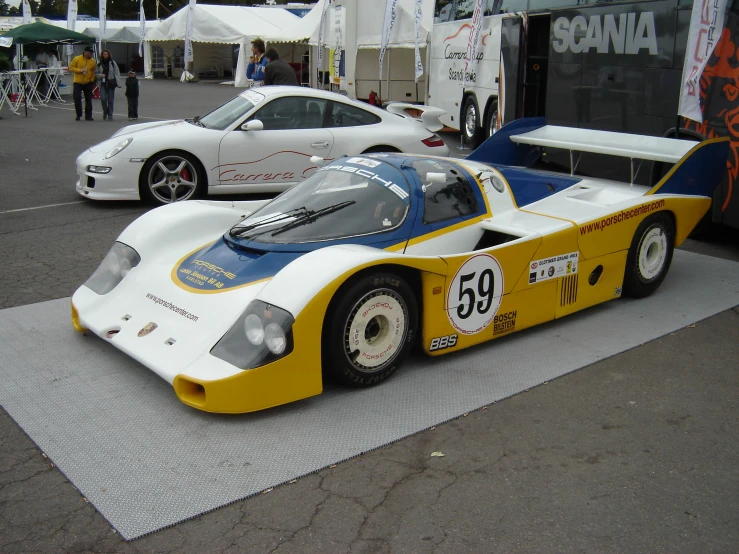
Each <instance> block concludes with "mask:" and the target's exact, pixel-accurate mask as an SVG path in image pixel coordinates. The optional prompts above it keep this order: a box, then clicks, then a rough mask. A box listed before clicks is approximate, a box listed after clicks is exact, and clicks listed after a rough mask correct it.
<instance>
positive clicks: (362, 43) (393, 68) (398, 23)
mask: <svg viewBox="0 0 739 554" xmlns="http://www.w3.org/2000/svg"><path fill="white" fill-rule="evenodd" d="M383 4H384V3H383ZM374 8H375V9H374V10H373V9H371V7H370V6H369V5H368V4H367V2H359V3H358V6H357V21H361V22H362V24H361V25H357V60H356V70H355V83H356V94H357V97H358V98H367V97H368V96H369V91H370V90H374V91H375V92H378V93H379V94H380V97H381V99H382V100H383V101H386V100H396V101H404V102H407V101H420V102H425V100H426V88H427V87H426V70H427V69H428V68H426V65H427V64H426V46H427V44H428V40H429V38H430V34H431V28H432V27H433V23H434V0H422V2H421V22H420V23H421V24H420V25H419V33H418V34H419V37H418V41H419V44H420V47H421V61H422V62H423V65H424V70H425V71H424V74H423V76H422V77H421V78H420V79H419V81H418V84H417V85H416V82H415V79H414V75H415V51H414V47H415V36H416V30H415V14H414V10H415V0H398V4H397V10H396V18H395V24H394V25H393V29H392V31H391V32H390V36H389V38H388V44H387V51H386V52H385V61H384V63H383V75H382V76H380V68H379V57H380V45H381V43H382V30H383V27H384V22H385V10H384V5H383V6H381V7H380V9H378V6H375V7H374ZM380 79H382V84H380Z"/></svg>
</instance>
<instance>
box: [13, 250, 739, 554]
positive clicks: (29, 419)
mask: <svg viewBox="0 0 739 554" xmlns="http://www.w3.org/2000/svg"><path fill="white" fill-rule="evenodd" d="M737 304H739V264H737V263H734V262H729V261H725V260H721V259H718V258H711V257H707V256H702V255H698V254H691V253H688V252H682V251H678V252H676V255H675V259H674V261H673V266H672V268H671V270H670V274H669V275H668V277H667V279H666V281H665V282H664V283H663V285H662V287H661V288H660V289H659V290H658V291H657V293H655V294H654V295H653V296H651V297H649V298H647V299H644V300H638V301H634V300H628V299H622V300H617V301H614V302H609V303H607V304H604V305H601V306H597V307H595V308H591V309H589V310H586V311H585V312H582V313H579V314H575V315H573V316H569V317H567V318H564V319H562V320H559V321H555V322H552V323H549V324H546V325H543V326H540V327H537V328H534V329H530V330H528V331H524V332H521V333H518V334H514V335H511V336H509V337H506V338H503V339H499V340H496V341H493V342H491V343H488V344H486V345H483V346H480V347H476V348H472V349H470V350H467V351H463V352H459V353H456V354H452V355H449V356H443V357H441V358H436V359H430V358H426V357H413V358H411V359H410V360H409V362H408V363H407V364H406V365H405V366H404V367H403V368H402V370H401V371H400V372H399V373H397V374H396V375H395V376H394V377H393V378H392V379H390V380H389V381H388V382H386V383H384V384H383V385H381V386H379V387H375V388H372V389H367V390H346V389H340V388H329V389H328V390H326V391H325V392H324V394H322V395H320V396H317V397H314V398H312V399H308V400H305V401H302V402H298V403H295V404H292V405H288V406H283V407H280V408H275V409H272V410H268V411H265V412H261V413H256V414H247V415H241V416H224V415H213V414H206V413H201V412H198V411H196V410H193V409H191V408H188V407H186V406H184V405H182V404H181V403H180V402H179V401H178V400H177V398H176V397H175V395H174V392H173V391H172V389H171V387H170V385H168V384H167V383H165V382H164V381H162V380H161V379H160V378H159V377H157V376H156V375H154V374H153V373H151V372H149V371H148V370H147V369H145V368H144V367H143V366H141V365H139V364H138V363H136V362H135V361H133V360H131V359H130V358H128V357H127V356H125V355H123V354H122V353H120V352H118V351H117V350H116V349H115V348H113V347H112V346H110V345H108V344H106V343H105V342H104V341H103V340H100V339H98V338H96V337H94V336H82V335H79V334H77V333H75V332H74V331H73V330H72V328H71V324H70V321H69V299H60V300H53V301H50V302H43V303H40V304H32V305H28V306H22V307H17V308H10V309H6V310H0V403H1V404H2V406H3V407H4V408H5V410H6V411H7V412H8V413H9V414H10V415H11V417H12V418H13V419H14V420H15V421H16V422H17V423H18V424H19V425H20V426H21V427H22V428H23V429H24V430H25V431H26V433H28V435H29V436H30V437H31V439H32V440H33V441H34V442H36V444H37V445H38V446H39V447H40V448H41V449H42V450H43V451H44V452H45V453H46V454H47V455H48V456H49V458H51V460H52V461H53V462H54V463H55V464H56V465H57V466H58V467H59V469H60V470H61V471H62V472H63V473H64V474H65V475H66V476H67V478H68V479H69V480H70V481H71V482H72V483H73V484H74V485H75V486H76V487H77V488H78V489H79V490H80V492H81V493H82V494H83V495H84V496H85V497H87V498H88V499H89V500H90V501H91V502H92V503H93V505H94V506H95V507H96V508H97V509H98V510H99V511H100V513H101V514H102V515H103V516H104V517H105V518H106V519H107V520H108V521H109V522H110V523H111V524H112V525H113V527H115V528H116V529H117V530H118V531H119V532H120V533H121V535H122V536H123V537H124V538H126V539H129V540H130V539H134V538H136V537H139V536H141V535H144V534H147V533H150V532H153V531H156V530H158V529H161V528H163V527H166V526H169V525H172V524H175V523H177V522H179V521H182V520H185V519H188V518H191V517H194V516H197V515H199V514H201V513H204V512H207V511H210V510H212V509H215V508H217V507H219V506H223V505H226V504H229V503H231V502H234V501H236V500H239V499H242V498H245V497H247V496H250V495H253V494H256V493H259V492H261V491H263V490H265V489H267V488H270V487H273V486H275V485H278V484H280V483H284V482H287V481H289V480H291V479H294V478H297V477H300V476H302V475H306V474H308V473H311V472H313V471H316V470H319V469H321V468H324V467H327V466H329V465H331V464H334V463H337V462H339V461H342V460H345V459H348V458H350V457H353V456H356V455H358V454H361V453H362V452H366V451H368V450H372V449H375V448H378V447H380V446H382V445H385V444H388V443H390V442H393V441H396V440H398V439H401V438H403V437H405V436H408V435H410V434H413V433H416V432H419V431H422V430H424V429H427V428H429V427H432V426H434V425H436V424H438V423H441V422H443V421H447V420H449V419H452V418H454V417H457V416H459V415H461V414H463V413H465V412H469V411H472V410H475V409H477V408H480V407H481V406H484V405H487V404H490V403H492V402H494V401H498V400H501V399H503V398H506V397H508V396H511V395H513V394H516V393H518V392H520V391H522V390H524V389H528V388H531V387H533V386H536V385H538V384H541V383H542V382H544V381H548V380H551V379H554V378H556V377H559V376H561V375H564V374H566V373H569V372H571V371H574V370H576V369H579V368H582V367H584V366H586V365H589V364H591V363H593V362H595V361H597V360H601V359H603V358H607V357H609V356H613V355H615V354H618V353H619V352H623V351H624V350H628V349H629V348H633V347H635V346H638V345H639V344H643V343H644V342H647V341H649V340H652V339H655V338H658V337H660V336H663V335H665V334H667V333H670V332H672V331H674V330H677V329H679V328H682V327H684V326H686V325H689V324H692V323H695V322H696V321H699V320H701V319H704V318H706V317H709V316H711V315H714V314H716V313H718V312H721V311H723V310H725V309H728V308H731V307H733V306H736V305H737Z"/></svg>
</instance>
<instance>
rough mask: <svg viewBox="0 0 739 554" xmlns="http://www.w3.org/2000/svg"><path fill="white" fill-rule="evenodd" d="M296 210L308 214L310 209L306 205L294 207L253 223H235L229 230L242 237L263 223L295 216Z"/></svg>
mask: <svg viewBox="0 0 739 554" xmlns="http://www.w3.org/2000/svg"><path fill="white" fill-rule="evenodd" d="M296 212H302V213H303V214H306V213H308V210H307V209H306V208H305V206H301V207H300V208H294V209H292V210H288V211H287V212H282V213H280V214H279V215H278V214H275V215H274V216H272V217H268V218H266V219H261V220H259V221H257V222H256V223H252V224H251V225H245V226H244V227H239V226H238V225H234V226H233V227H231V230H230V231H229V232H228V234H229V235H230V236H232V237H234V238H242V237H243V236H244V235H245V234H246V233H248V232H249V231H252V230H253V229H256V228H257V227H261V226H262V225H269V224H270V223H277V222H278V221H283V220H285V219H290V218H291V217H295V213H296Z"/></svg>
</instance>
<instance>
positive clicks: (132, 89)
mask: <svg viewBox="0 0 739 554" xmlns="http://www.w3.org/2000/svg"><path fill="white" fill-rule="evenodd" d="M126 99H127V100H128V120H129V121H134V120H136V119H138V118H139V80H138V79H137V78H136V72H135V71H134V70H133V69H131V70H130V71H129V72H128V78H127V79H126Z"/></svg>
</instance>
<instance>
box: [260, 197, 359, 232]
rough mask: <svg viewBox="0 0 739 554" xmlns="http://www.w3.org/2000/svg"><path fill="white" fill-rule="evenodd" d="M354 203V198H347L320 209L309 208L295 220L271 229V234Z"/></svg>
mask: <svg viewBox="0 0 739 554" xmlns="http://www.w3.org/2000/svg"><path fill="white" fill-rule="evenodd" d="M356 203H357V202H356V201H355V200H347V201H346V202H339V203H338V204H334V205H333V206H326V207H325V208H321V209H320V210H309V211H307V212H305V214H303V215H302V216H301V217H299V218H298V219H296V220H295V221H293V222H291V223H288V224H287V225H285V226H284V227H280V228H279V229H277V230H275V231H273V232H272V236H273V237H274V236H275V235H279V234H280V233H284V232H285V231H289V230H290V229H294V228H295V227H299V226H300V225H305V224H306V223H313V222H314V221H315V220H316V219H318V218H319V217H323V216H324V215H328V214H332V213H334V212H338V211H339V210H341V209H342V208H346V207H347V206H351V205H352V204H356Z"/></svg>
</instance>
